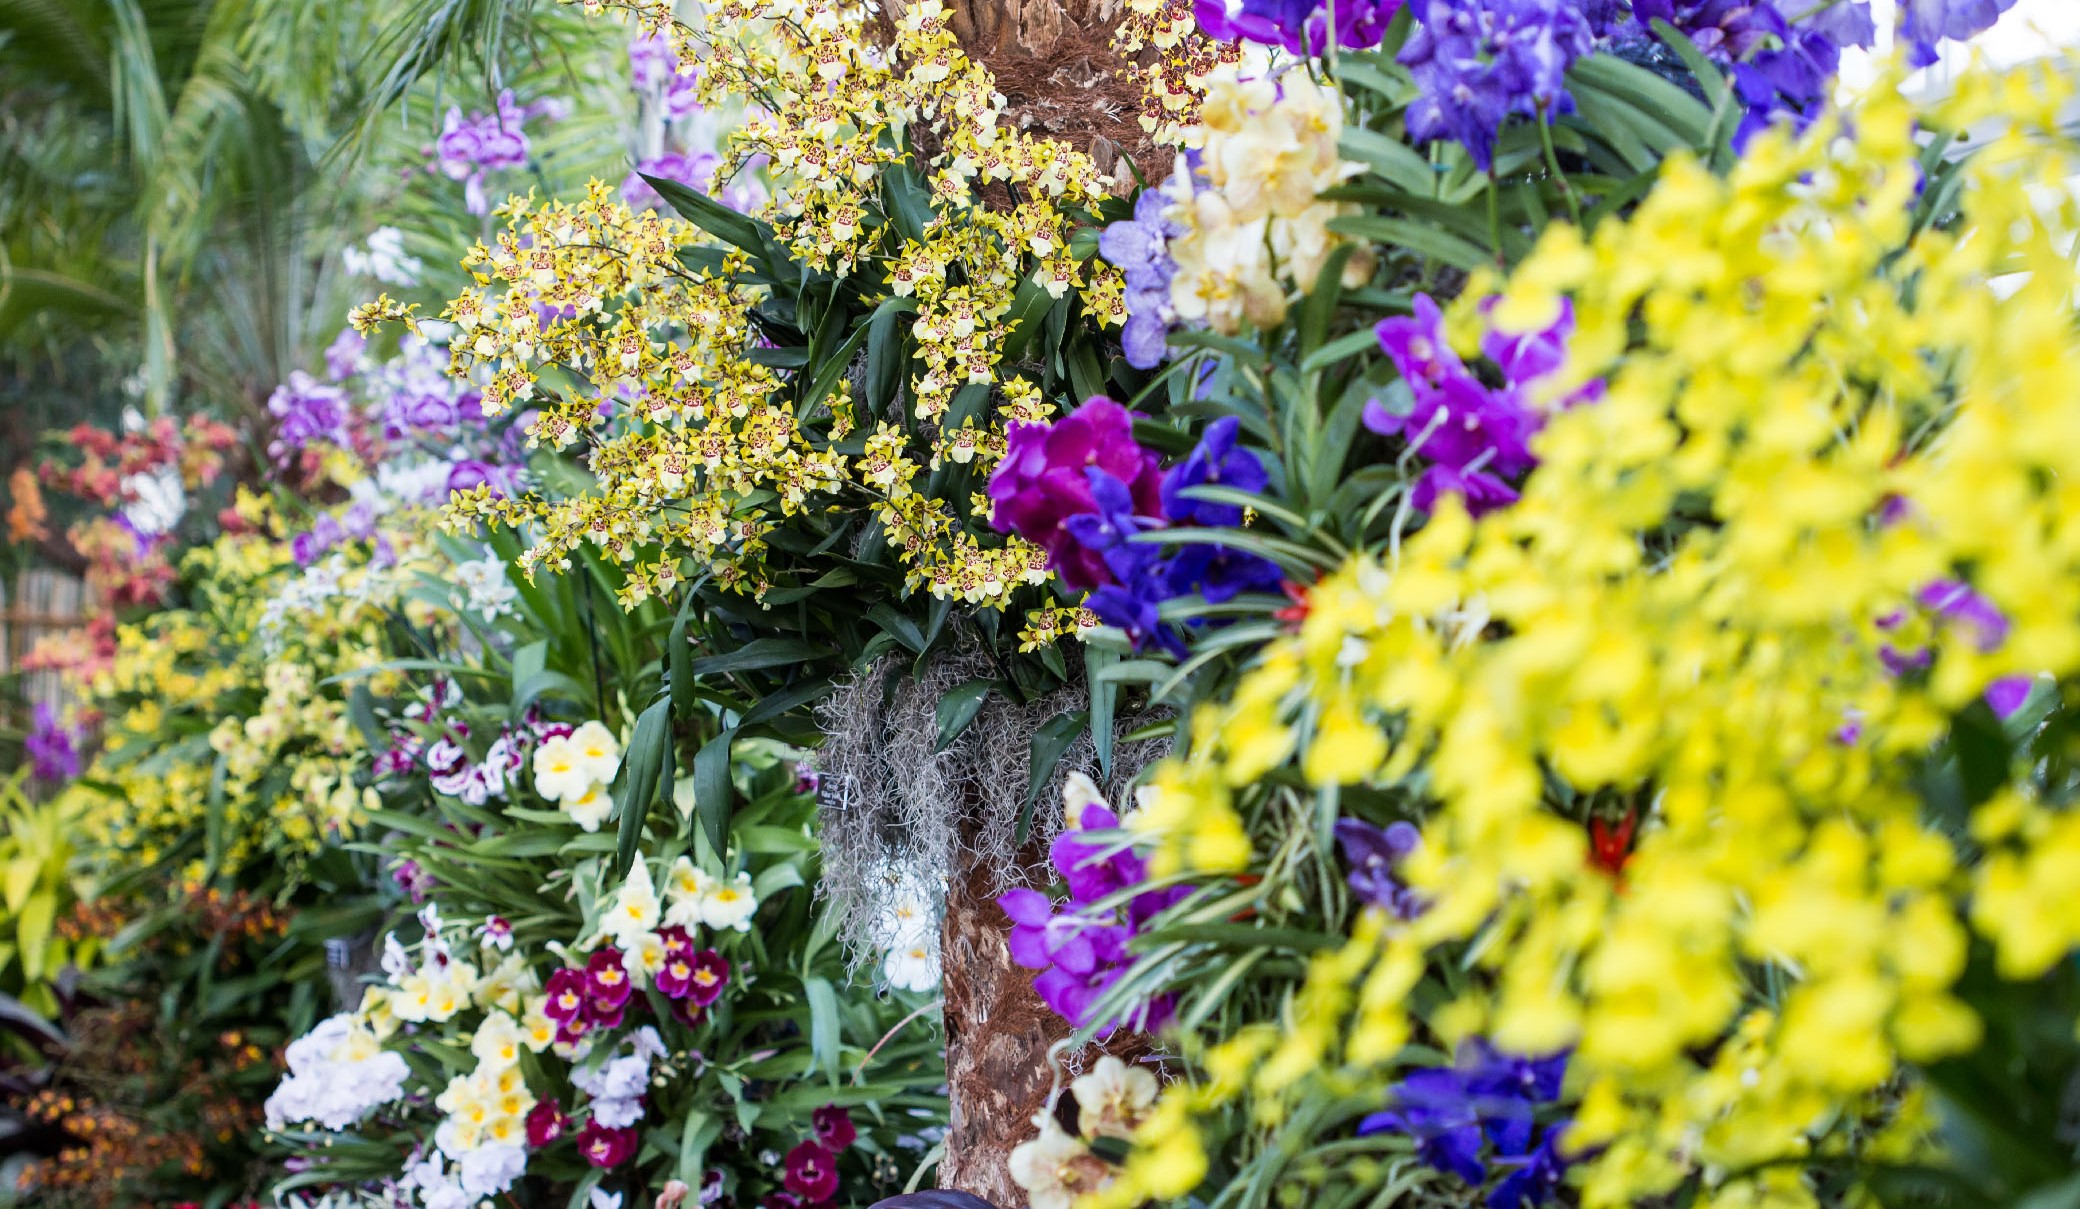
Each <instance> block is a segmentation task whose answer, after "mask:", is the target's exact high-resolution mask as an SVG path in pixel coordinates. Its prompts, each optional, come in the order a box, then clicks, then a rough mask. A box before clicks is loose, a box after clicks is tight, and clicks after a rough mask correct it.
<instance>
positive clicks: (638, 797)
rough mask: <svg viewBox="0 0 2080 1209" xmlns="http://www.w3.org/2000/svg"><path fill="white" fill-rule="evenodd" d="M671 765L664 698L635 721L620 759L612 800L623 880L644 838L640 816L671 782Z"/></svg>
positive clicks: (668, 709)
mask: <svg viewBox="0 0 2080 1209" xmlns="http://www.w3.org/2000/svg"><path fill="white" fill-rule="evenodd" d="M671 763H672V702H671V698H669V697H664V698H660V699H658V700H657V701H655V702H653V703H652V704H651V705H650V708H648V709H646V710H644V711H643V712H642V714H641V715H640V716H639V717H637V718H636V731H635V734H633V735H631V736H630V737H629V740H628V751H627V753H626V754H625V755H623V757H622V759H621V792H620V793H618V794H616V795H615V797H614V809H615V811H616V812H617V813H618V815H619V816H620V832H619V834H618V836H617V841H618V842H617V843H616V844H615V848H614V876H615V877H617V878H618V877H623V876H625V875H626V874H627V873H628V870H629V867H630V866H631V865H634V864H635V861H636V844H637V842H638V841H639V840H640V839H641V838H642V835H643V816H644V815H646V814H648V813H649V812H650V802H651V799H653V798H655V797H656V796H657V787H658V785H659V784H661V783H664V784H668V783H670V779H671Z"/></svg>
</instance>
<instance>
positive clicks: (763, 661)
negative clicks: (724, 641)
mask: <svg viewBox="0 0 2080 1209" xmlns="http://www.w3.org/2000/svg"><path fill="white" fill-rule="evenodd" d="M821 654H823V652H822V651H821V650H819V649H818V648H816V647H813V646H810V645H809V644H808V643H806V642H803V641H802V640H801V639H799V638H758V639H754V640H752V641H750V642H747V643H745V644H744V645H743V646H740V647H738V648H737V649H736V650H734V651H725V652H723V653H722V654H720V655H707V656H704V657H702V658H700V659H696V660H694V661H693V674H694V675H695V676H715V675H720V674H721V673H724V672H752V671H757V670H758V669H760V668H768V667H785V666H786V665H788V664H792V663H806V662H808V661H809V660H811V659H814V658H816V657H817V656H818V655H821Z"/></svg>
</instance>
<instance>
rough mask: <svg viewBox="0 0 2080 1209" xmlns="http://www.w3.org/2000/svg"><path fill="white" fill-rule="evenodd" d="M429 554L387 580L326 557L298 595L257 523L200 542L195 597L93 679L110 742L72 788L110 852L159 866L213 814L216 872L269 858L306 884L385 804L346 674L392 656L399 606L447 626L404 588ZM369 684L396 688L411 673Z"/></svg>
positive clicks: (299, 583)
mask: <svg viewBox="0 0 2080 1209" xmlns="http://www.w3.org/2000/svg"><path fill="white" fill-rule="evenodd" d="M423 565H425V564H423V563H421V562H419V561H417V560H416V559H413V560H409V561H407V562H405V563H403V564H402V568H403V570H404V572H405V575H401V576H397V577H392V576H381V577H373V578H371V577H369V576H367V575H366V574H365V572H364V571H362V570H360V569H350V570H348V571H345V572H343V573H339V574H333V573H331V572H330V571H328V570H327V569H325V568H319V567H313V568H311V571H310V572H306V573H305V574H306V576H309V575H311V574H312V573H319V574H318V576H317V579H306V578H304V577H298V578H297V579H295V580H293V581H292V583H291V584H290V587H291V588H292V589H302V588H312V590H311V591H309V592H308V593H303V594H298V593H292V592H289V591H283V590H278V585H279V584H280V583H281V580H282V576H283V574H284V573H285V572H288V573H293V572H294V565H293V559H292V557H291V555H290V553H289V550H288V548H287V543H285V542H282V541H280V540H279V539H278V538H271V537H268V536H266V535H265V534H263V533H259V532H252V533H247V534H243V535H239V536H231V537H224V538H220V539H218V540H217V541H216V542H215V543H213V544H211V545H209V546H205V547H199V548H197V549H195V550H192V551H190V552H189V553H188V554H187V556H186V557H185V558H184V559H183V560H182V567H183V571H182V573H183V576H184V578H185V582H186V583H187V585H188V589H189V595H190V598H191V599H190V602H191V606H192V607H190V608H187V609H173V610H163V611H161V612H158V613H155V614H153V615H151V616H150V617H148V618H146V619H144V620H142V621H140V622H138V623H137V624H135V625H123V626H118V627H116V630H115V650H114V652H113V656H112V658H111V660H110V662H109V665H108V666H107V667H106V668H105V669H103V670H100V671H98V672H96V673H95V674H94V675H93V676H92V677H91V678H90V679H89V680H88V681H87V682H86V684H85V685H84V688H85V689H86V702H85V704H86V705H87V707H88V708H90V709H91V710H92V711H93V712H94V713H96V714H98V715H99V716H100V717H101V718H102V720H103V739H104V746H103V751H102V753H101V754H100V755H99V756H98V757H96V759H95V760H94V762H93V763H92V765H91V766H90V767H89V769H88V770H87V775H86V776H85V777H83V778H82V779H81V780H79V781H77V782H75V783H74V784H73V785H72V786H71V787H70V788H69V789H68V790H67V793H68V794H69V795H72V797H73V801H74V802H75V803H76V804H77V808H78V810H79V819H80V828H81V835H82V836H83V837H84V838H85V839H86V840H87V841H89V843H90V844H91V846H92V848H93V850H94V851H96V852H97V853H100V854H102V855H101V857H100V858H99V859H105V860H111V861H114V860H118V859H119V860H120V861H121V862H122V863H125V864H132V863H142V864H145V865H149V864H152V863H154V862H156V861H158V860H160V859H161V858H162V857H164V856H166V855H167V854H169V853H171V852H174V851H178V850H181V849H182V848H183V846H184V845H183V837H188V836H193V835H196V834H200V833H201V831H202V830H203V829H204V827H205V823H206V822H207V823H208V825H209V826H210V827H212V828H214V829H215V830H214V831H213V834H216V835H218V836H219V837H220V844H221V848H220V850H219V851H218V852H217V854H216V860H215V872H217V873H218V874H221V875H225V876H230V875H233V874H236V873H237V872H238V871H239V870H240V869H242V868H244V867H246V866H247V865H248V864H249V863H250V862H252V861H254V860H255V859H256V858H260V857H262V856H265V857H268V858H270V859H271V860H273V861H274V862H276V863H277V864H278V865H279V866H280V867H281V868H282V869H283V870H284V871H286V872H287V873H288V874H289V875H290V877H291V879H292V880H293V879H294V878H295V877H296V876H297V875H298V871H299V870H300V869H301V867H302V864H303V862H304V861H305V860H306V859H308V858H309V857H310V856H311V855H313V854H315V853H316V852H318V851H319V850H320V849H321V848H323V847H324V846H325V845H326V844H328V843H330V842H332V841H333V840H335V839H338V838H342V837H346V836H349V835H352V834H354V833H356V832H357V831H358V830H359V829H360V827H361V826H362V825H363V824H364V823H365V821H366V819H367V816H368V812H369V811H370V810H372V809H373V808H374V807H375V806H376V804H377V803H376V795H375V792H374V791H373V790H372V789H370V788H368V787H367V786H366V785H364V784H362V783H360V779H359V777H360V773H361V772H362V771H363V770H364V769H365V768H366V767H367V763H368V760H369V759H370V755H371V753H370V752H369V750H368V745H367V740H366V738H365V737H364V736H363V734H362V732H361V731H360V730H359V729H358V728H357V727H355V726H354V724H353V722H352V720H351V717H350V712H349V710H348V708H347V698H348V695H349V692H350V691H351V685H346V684H341V683H339V682H336V681H332V679H331V678H333V677H335V676H341V675H345V674H349V673H352V674H356V675H359V674H361V672H362V669H367V668H371V667H373V666H375V665H377V664H379V663H381V662H382V661H383V660H384V659H385V658H386V657H387V652H388V650H389V647H388V638H387V636H386V634H385V627H386V625H387V623H388V619H389V616H390V615H391V614H390V611H391V610H396V611H397V612H398V613H400V614H402V615H404V616H406V617H408V618H411V619H413V620H414V622H415V624H420V625H426V626H429V627H433V626H434V619H433V618H432V617H431V616H430V610H429V606H427V605H425V604H424V603H422V602H417V601H406V600H404V599H402V598H401V597H402V593H403V585H404V584H405V582H407V580H406V578H405V576H408V575H409V574H410V573H411V572H412V571H413V570H414V569H415V568H417V567H419V566H423ZM319 580H323V581H324V582H325V584H326V585H328V586H326V587H325V590H323V591H317V590H316V589H315V587H313V585H315V584H316V583H317V582H318V581H319ZM292 596H294V599H293V600H292V599H290V598H291V597H292ZM292 605H293V607H291V606H292ZM292 619H293V621H294V623H295V624H294V625H290V624H289V622H290V621H291V620H292ZM435 629H437V627H435ZM429 632H434V630H433V629H430V630H429ZM256 638H257V639H259V641H254V639H256ZM361 682H364V683H367V684H369V685H370V686H372V687H373V688H374V689H376V690H380V691H388V689H390V688H391V687H393V686H394V685H395V684H396V682H397V675H396V673H394V672H376V673H373V674H370V675H367V676H366V678H365V680H363V681H361ZM145 753H155V754H154V757H153V759H152V760H150V761H144V760H142V759H141V757H142V756H143V755H144V754H145ZM118 854H120V856H119V855H118ZM190 855H193V853H192V849H191V850H190ZM203 863H204V862H203V861H201V860H199V859H198V860H196V861H195V864H194V870H195V871H198V875H199V870H200V869H201V868H202V866H203Z"/></svg>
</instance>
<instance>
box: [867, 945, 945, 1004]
mask: <svg viewBox="0 0 2080 1209" xmlns="http://www.w3.org/2000/svg"><path fill="white" fill-rule="evenodd" d="M881 973H882V976H883V977H885V978H887V979H888V985H890V986H892V987H894V988H895V989H897V990H899V991H914V992H924V991H929V990H931V989H933V988H934V987H936V986H938V985H939V944H938V938H937V937H926V938H924V939H920V940H913V941H911V942H910V943H908V944H905V945H900V946H898V947H896V948H893V949H890V950H889V951H888V956H887V957H886V958H885V959H883V960H882V963H881Z"/></svg>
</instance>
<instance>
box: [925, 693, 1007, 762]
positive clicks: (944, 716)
mask: <svg viewBox="0 0 2080 1209" xmlns="http://www.w3.org/2000/svg"><path fill="white" fill-rule="evenodd" d="M995 684H996V682H995V681H993V680H970V681H968V682H967V683H966V684H963V685H961V686H960V687H958V688H955V689H952V690H951V691H949V692H948V693H947V694H946V695H945V696H944V697H941V698H939V708H938V719H939V746H938V747H936V748H934V749H933V750H934V751H945V750H946V746H947V744H949V743H952V742H953V741H954V739H955V738H957V737H959V735H960V733H961V731H963V730H965V729H967V726H968V723H970V722H973V721H974V720H975V715H976V714H977V713H980V712H981V710H982V703H983V702H984V701H987V700H989V690H990V689H991V688H992V687H994V686H995Z"/></svg>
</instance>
